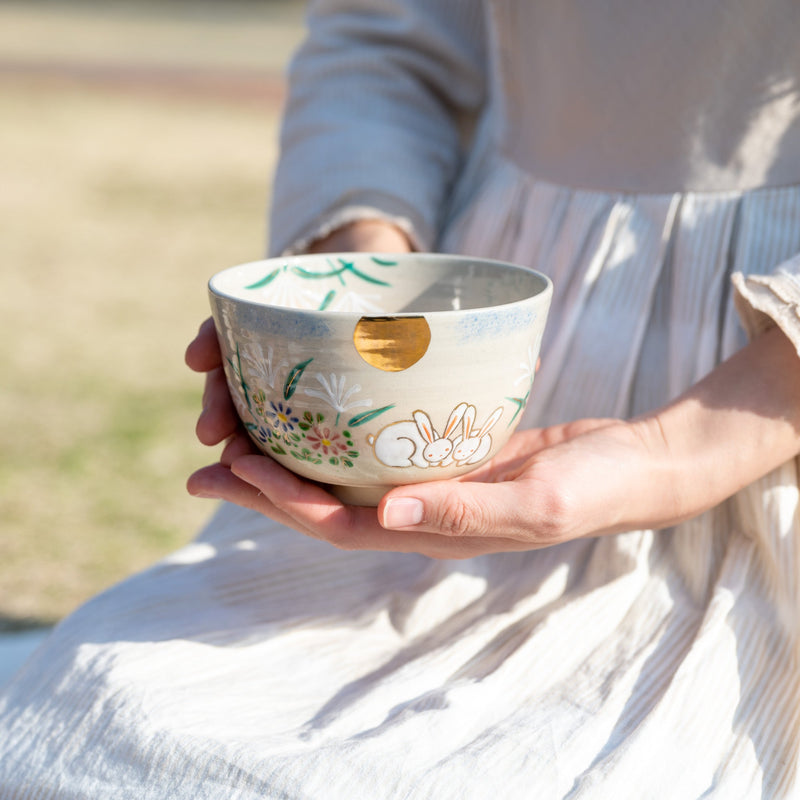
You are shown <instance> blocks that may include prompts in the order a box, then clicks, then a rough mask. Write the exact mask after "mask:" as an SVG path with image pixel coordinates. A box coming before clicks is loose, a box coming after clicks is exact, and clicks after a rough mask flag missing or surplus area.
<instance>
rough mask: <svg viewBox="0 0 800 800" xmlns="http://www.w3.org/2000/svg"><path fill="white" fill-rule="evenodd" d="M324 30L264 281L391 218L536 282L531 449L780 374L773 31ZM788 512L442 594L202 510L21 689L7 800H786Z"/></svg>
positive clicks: (444, 586) (768, 507)
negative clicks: (199, 521)
mask: <svg viewBox="0 0 800 800" xmlns="http://www.w3.org/2000/svg"><path fill="white" fill-rule="evenodd" d="M311 9H312V13H313V14H314V18H313V20H312V25H311V32H312V33H311V37H310V40H309V42H308V44H307V45H306V46H305V48H304V49H303V50H302V52H301V53H300V55H299V57H298V59H297V60H296V62H295V63H294V66H293V93H292V99H291V102H290V105H289V108H288V116H287V122H286V125H285V129H284V138H283V143H284V156H283V159H282V161H281V165H280V168H279V171H278V175H277V179H276V188H275V198H274V209H275V210H274V214H273V220H272V226H271V227H272V235H273V242H274V251H275V252H280V251H283V250H287V249H292V248H300V247H302V245H303V243H304V242H306V241H308V239H309V238H310V237H312V236H314V235H318V234H319V233H321V232H324V231H325V230H328V229H330V228H331V227H333V226H335V225H338V224H341V223H342V222H343V221H346V220H348V219H353V218H357V217H362V216H365V215H367V216H369V215H376V216H385V217H389V218H391V219H394V220H396V221H397V222H398V224H400V225H402V226H404V227H405V229H406V230H408V231H409V233H410V235H411V236H412V237H413V238H414V240H415V242H416V243H417V246H418V247H419V248H421V249H433V248H438V249H442V250H447V251H455V252H464V253H470V254H475V255H487V256H492V257H496V258H504V259H509V260H512V261H515V262H520V263H523V264H528V265H531V266H534V267H536V268H537V269H539V270H542V271H544V272H546V273H548V274H549V275H551V276H552V279H553V281H554V285H555V289H556V291H555V297H554V301H553V308H552V311H551V315H550V318H549V322H548V334H547V337H546V339H545V343H544V347H543V365H542V369H541V371H540V373H539V375H538V376H537V378H536V383H535V386H534V389H533V393H532V398H531V402H530V405H529V408H528V409H527V411H526V424H529V425H534V424H537V425H540V424H548V423H553V422H557V421H562V420H565V419H571V418H577V417H581V416H589V415H591V416H602V415H620V416H626V415H629V414H633V413H637V412H640V411H643V410H645V409H649V408H653V407H655V406H658V405H662V404H663V403H664V402H666V401H667V400H668V399H670V398H672V397H674V396H675V395H676V394H678V393H679V392H680V391H682V390H683V389H685V388H686V387H687V386H689V385H690V384H691V383H693V382H694V381H695V380H697V379H698V378H699V377H700V376H702V375H703V374H705V373H706V372H708V371H709V370H710V369H711V368H712V367H713V366H714V365H715V364H716V363H717V362H718V361H719V360H720V359H722V358H724V357H726V356H727V355H729V354H730V353H732V352H734V351H735V350H736V349H737V348H739V347H741V346H742V345H743V344H744V343H745V341H746V337H747V335H751V336H752V335H754V334H757V333H758V332H760V331H761V330H763V329H764V328H766V327H768V326H770V325H773V324H778V325H780V326H781V327H782V328H783V330H784V331H785V332H786V334H787V335H788V336H789V337H790V338H791V339H792V341H793V342H794V343H795V344H796V345H798V346H800V316H799V315H798V307H799V304H800V262H798V260H797V259H795V258H794V257H795V256H796V254H797V253H800V47H797V40H798V34H800V6H799V5H798V3H796V2H794V0H736V1H735V2H731V1H730V0H725V1H724V2H723V0H707V1H706V2H703V3H697V2H690V0H680V2H673V3H661V4H657V3H649V2H646V0H601V1H600V2H595V3H587V2H581V1H580V0H559V2H558V3H546V2H533V0H517V1H516V2H515V1H514V0H487V2H485V3H480V2H467V0H448V2H443V1H441V0H439V1H438V2H436V1H435V0H414V1H413V2H412V1H411V0H404V1H402V2H401V0H361V2H349V3H348V2H343V0H327V1H325V2H316V3H312V4H311ZM348 9H351V10H349V11H348ZM352 9H356V10H352ZM409 43H411V46H410V47H409V46H408V45H409ZM481 110H482V113H479V111H481ZM454 119H457V120H458V121H457V122H454ZM471 123H474V128H473V130H472V138H469V136H470V134H469V132H465V130H467V129H469V126H470V124H471ZM318 135H320V136H322V137H323V140H324V142H325V143H326V144H325V146H324V147H321V146H319V144H318V141H317V137H318ZM464 141H469V143H470V146H469V148H468V149H467V151H466V153H465V154H464V156H463V158H462V154H461V153H460V152H459V147H458V145H459V142H464ZM793 259H794V260H793ZM198 279H202V276H198ZM798 496H799V493H798V463H797V462H796V461H792V462H789V463H787V464H785V465H784V466H782V467H780V468H779V469H777V470H775V471H774V472H773V473H771V474H770V475H768V476H766V477H765V478H763V479H761V480H759V481H757V482H756V483H755V484H753V485H751V486H749V487H747V488H746V489H744V490H743V491H741V492H740V493H739V494H737V495H736V496H735V497H733V498H732V499H730V500H729V501H727V502H725V503H723V504H722V505H721V506H720V507H718V508H716V509H714V510H713V511H711V512H709V513H706V514H704V515H702V516H701V517H698V518H696V519H693V520H690V521H689V522H686V523H684V524H682V525H680V526H678V527H676V528H673V529H669V530H662V531H649V530H646V531H632V532H629V533H624V534H620V535H616V536H609V537H605V538H600V539H591V540H580V541H574V542H569V543H567V544H563V545H560V546H557V547H552V548H550V549H547V550H542V551H537V552H529V553H522V554H517V553H514V554H502V555H493V556H485V557H480V558H475V559H472V560H468V561H453V562H448V561H435V560H430V559H427V558H425V557H423V556H417V555H398V554H386V553H373V552H360V553H359V552H356V553H347V552H340V551H337V550H335V549H334V548H332V547H330V546H328V545H326V544H323V543H321V542H318V541H316V540H312V539H309V538H306V537H304V536H302V535H300V534H298V533H295V532H293V531H290V530H287V529H284V528H282V527H280V526H278V525H276V524H273V523H271V522H270V521H268V520H265V519H263V518H260V517H259V516H258V515H256V514H254V513H252V512H249V511H246V510H242V509H239V508H236V507H233V506H223V507H222V508H220V510H219V511H218V513H217V514H216V516H215V517H214V518H213V519H212V520H211V522H210V523H209V525H208V526H207V528H206V529H205V530H204V531H203V532H202V533H201V534H200V536H199V537H198V538H197V540H196V541H195V542H193V543H192V544H190V545H189V546H187V547H185V548H184V549H182V550H180V551H179V552H177V553H175V554H174V555H172V556H170V557H168V558H166V559H164V560H163V561H162V562H160V563H158V564H156V565H154V566H153V567H152V568H151V569H149V570H147V571H146V572H144V573H142V574H140V575H137V576H135V577H133V578H131V579H129V580H127V581H125V582H124V583H122V584H121V585H119V586H116V587H114V588H112V589H111V590H109V591H108V592H106V593H104V594H102V595H100V596H99V597H97V598H95V599H94V600H92V601H91V602H90V603H88V604H87V605H86V606H85V607H83V608H82V609H80V610H79V611H78V612H76V613H75V614H74V615H72V616H71V617H70V618H68V619H67V620H65V621H64V622H63V623H62V624H61V625H60V626H58V627H57V628H56V630H55V631H54V632H53V634H52V635H51V637H50V639H49V640H48V641H47V642H46V643H45V645H44V646H43V647H42V648H41V649H40V650H39V651H38V653H37V654H36V655H35V656H34V657H33V659H32V660H31V661H30V662H29V664H28V665H27V667H26V668H25V669H24V670H23V671H22V672H21V673H20V674H19V676H18V677H17V678H16V679H15V680H14V681H13V682H12V683H11V684H10V686H8V688H7V690H6V691H5V693H4V695H2V698H0V797H2V798H3V800H10V798H13V799H14V800H21V799H22V798H25V799H26V800H33V798H36V800H44V799H45V798H59V800H73V799H74V800H77V799H78V798H97V799H98V800H100V799H102V800H115V799H116V798H136V800H142V799H143V798H154V799H155V798H158V800H164V799H165V798H170V800H199V799H200V798H225V799H226V800H233V799H238V798H242V799H244V798H247V800H255V799H256V798H292V799H294V798H298V799H299V798H304V799H305V798H320V799H321V800H330V799H334V800H338V799H339V798H347V800H354V799H355V798H366V799H368V800H382V799H384V798H387V799H388V798H391V799H392V800H394V798H413V800H418V799H421V798H430V799H431V800H450V799H452V800H465V798H466V799H467V800H471V799H472V798H475V800H484V798H492V797H500V798H503V800H506V799H509V798H510V799H511V800H516V798H548V800H549V798H614V800H618V798H659V799H660V798H675V800H686V799H687V798H700V797H704V798H706V797H714V798H724V799H725V800H728V799H729V798H736V799H737V800H738V798H778V799H780V800H783V798H792V797H798V796H800V779H799V778H798V755H799V754H800V753H799V751H800V516H799V515H798V508H799V506H798ZM398 535H402V534H398Z"/></svg>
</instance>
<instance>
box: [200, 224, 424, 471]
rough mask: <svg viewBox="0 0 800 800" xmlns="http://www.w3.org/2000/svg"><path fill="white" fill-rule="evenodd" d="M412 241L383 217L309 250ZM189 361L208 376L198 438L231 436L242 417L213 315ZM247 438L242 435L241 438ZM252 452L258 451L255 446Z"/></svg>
mask: <svg viewBox="0 0 800 800" xmlns="http://www.w3.org/2000/svg"><path fill="white" fill-rule="evenodd" d="M411 249H412V248H411V243H410V241H409V239H408V237H407V236H406V234H405V233H403V231H401V230H400V228H398V227H396V226H395V225H392V224H391V223H389V222H386V221H384V220H380V219H365V220H358V221H356V222H352V223H350V224H348V225H344V226H342V227H341V228H337V229H336V230H335V231H333V232H332V233H330V234H329V235H328V236H326V237H324V238H322V239H318V240H317V241H315V242H313V243H312V244H311V246H310V247H309V250H308V251H309V253H337V252H338V253H346V252H351V253H352V252H370V253H407V252H409V251H410V250H411ZM186 363H187V364H188V366H189V367H190V368H191V369H193V370H194V371H195V372H201V373H204V374H205V376H206V380H205V390H204V392H203V410H202V412H201V414H200V417H199V419H198V420H197V426H196V432H197V438H198V439H199V440H200V441H201V442H202V443H203V444H205V445H209V446H213V445H217V444H220V443H221V442H224V441H226V440H227V439H230V438H231V437H232V436H233V435H234V434H235V433H236V432H237V430H238V428H239V418H238V416H237V414H236V410H235V409H234V406H233V402H232V401H231V397H230V393H229V392H228V385H227V383H226V381H225V372H224V370H223V367H222V354H221V352H220V349H219V342H218V341H217V332H216V329H215V328H214V321H213V320H212V319H211V318H209V319H207V320H205V322H203V324H202V325H201V326H200V330H199V331H198V332H197V336H196V337H195V339H194V340H193V341H192V342H191V343H190V344H189V346H188V348H187V349H186ZM243 441H245V440H244V439H243V438H241V437H240V439H239V442H243ZM240 450H241V444H240V445H239V447H238V448H237V452H236V453H235V454H231V453H229V452H226V453H224V454H223V456H222V460H223V463H226V462H227V463H229V460H230V458H231V457H232V455H243V453H242V452H238V451H240ZM252 452H256V451H255V449H253V451H252Z"/></svg>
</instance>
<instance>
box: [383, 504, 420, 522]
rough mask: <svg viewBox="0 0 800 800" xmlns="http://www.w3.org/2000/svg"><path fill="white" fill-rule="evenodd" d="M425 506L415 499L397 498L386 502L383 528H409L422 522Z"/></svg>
mask: <svg viewBox="0 0 800 800" xmlns="http://www.w3.org/2000/svg"><path fill="white" fill-rule="evenodd" d="M424 511H425V506H424V505H423V504H422V501H421V500H417V498H416V497H397V498H394V499H389V500H387V501H386V505H385V506H384V509H383V527H384V528H411V527H413V526H414V525H419V523H420V522H422V517H423V514H424Z"/></svg>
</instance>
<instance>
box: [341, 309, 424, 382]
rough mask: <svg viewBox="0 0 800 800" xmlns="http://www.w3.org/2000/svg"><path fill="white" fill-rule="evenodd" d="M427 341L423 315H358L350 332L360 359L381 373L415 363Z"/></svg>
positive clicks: (401, 368)
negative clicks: (357, 319) (354, 326)
mask: <svg viewBox="0 0 800 800" xmlns="http://www.w3.org/2000/svg"><path fill="white" fill-rule="evenodd" d="M430 343H431V329H430V327H428V321H427V320H426V319H425V317H361V319H360V320H359V321H358V323H357V324H356V329H355V331H354V333H353V344H354V345H355V347H356V350H357V351H358V354H359V355H360V356H361V358H363V359H364V361H366V362H367V364H369V365H370V366H372V367H375V368H376V369H382V370H383V371H384V372H402V370H404V369H408V368H409V367H410V366H412V365H413V364H416V363H417V361H419V360H420V359H421V358H422V356H424V355H425V353H426V352H427V350H428V345H429V344H430Z"/></svg>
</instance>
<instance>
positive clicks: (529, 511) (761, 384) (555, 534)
mask: <svg viewBox="0 0 800 800" xmlns="http://www.w3.org/2000/svg"><path fill="white" fill-rule="evenodd" d="M534 390H535V389H534ZM798 398H800V359H798V356H797V353H796V352H795V350H794V348H793V347H792V346H791V344H790V343H789V342H788V340H787V339H786V338H785V337H784V336H783V334H782V333H781V332H780V331H778V330H773V331H770V332H769V333H766V334H764V335H763V336H761V337H759V339H757V340H756V341H755V342H753V343H752V344H751V345H749V346H748V347H746V348H745V349H744V350H742V351H740V352H739V353H737V354H736V355H735V356H734V357H733V358H731V359H730V360H729V361H727V362H725V363H724V364H723V365H721V366H720V367H719V368H717V369H716V370H715V371H714V372H712V373H711V374H710V375H709V376H708V377H707V378H705V379H704V380H703V381H701V382H700V383H699V384H697V385H696V386H695V387H693V388H692V389H691V390H690V391H689V392H687V393H686V394H684V395H683V396H682V397H680V398H678V399H677V400H676V401H675V402H674V403H671V404H670V405H668V406H666V407H665V408H663V409H660V410H659V411H657V412H655V413H653V414H649V415H646V416H643V417H641V418H638V419H635V420H632V421H629V422H624V421H620V420H580V421H577V422H573V423H570V424H567V425H562V426H556V427H551V428H544V429H535V430H529V431H523V432H519V433H517V434H516V435H515V436H514V437H512V440H511V441H510V442H509V444H508V445H507V446H506V447H505V448H504V449H503V451H502V452H501V453H499V454H498V455H497V456H496V457H495V458H493V459H492V460H491V461H489V462H487V464H486V465H484V466H482V467H481V468H479V469H478V470H476V471H475V472H473V473H470V474H469V475H467V476H465V477H464V478H462V479H460V480H454V481H435V482H431V483H424V484H416V485H412V486H403V487H399V488H396V489H394V490H392V491H391V492H389V493H388V494H387V495H386V496H385V497H384V498H383V499H382V501H381V503H380V505H379V506H378V508H377V509H370V508H358V507H350V506H344V505H342V504H341V503H340V502H339V501H338V500H336V499H335V498H334V497H332V496H331V495H330V494H328V493H327V492H326V491H324V490H323V489H322V488H320V487H319V486H317V485H315V484H312V483H309V482H307V481H304V480H302V479H300V478H298V477H297V476H295V475H294V474H292V473H290V472H288V471H287V470H285V469H283V468H282V467H281V466H280V465H278V464H277V463H276V462H274V461H273V460H272V459H269V458H267V457H264V456H260V455H255V454H254V450H253V448H252V446H251V445H250V443H249V440H247V438H246V436H245V435H244V434H243V433H240V434H237V435H235V436H234V437H233V438H231V439H230V441H229V442H228V445H227V447H226V448H225V451H224V453H223V457H222V459H221V462H220V464H217V465H214V466H212V467H207V468H205V469H203V470H200V471H198V472H197V473H195V474H194V475H193V476H192V477H191V478H190V481H189V491H190V492H192V493H193V494H196V495H200V496H207V497H217V498H222V499H225V500H229V501H231V502H234V503H237V504H239V505H242V506H246V507H249V508H253V509H255V510H257V511H259V512H261V513H263V514H265V515H267V516H269V517H272V518H274V519H277V520H279V521H281V522H283V523H285V524H287V525H290V526H292V527H294V528H296V529H297V530H299V531H301V532H303V533H305V534H307V535H310V536H314V537H316V538H319V539H324V540H326V541H328V542H330V543H332V544H334V545H336V546H338V547H342V548H346V549H372V550H395V551H401V552H419V553H424V554H427V555H430V556H433V557H437V558H463V557H469V556H474V555H478V554H481V553H487V552H500V551H508V550H525V549H532V548H538V547H545V546H548V545H552V544H556V543H558V542H563V541H567V540H570V539H574V538H579V537H583V536H595V535H601V534H606V533H613V532H618V531H624V530H632V529H637V528H662V527H666V526H668V525H671V524H675V523H677V522H680V521H682V520H684V519H687V518H689V517H692V516H695V515H696V514H699V513H701V512H703V511H705V510H707V509H708V508H711V507H712V506H714V505H716V504H717V503H719V502H721V501H722V500H724V499H725V498H727V497H729V496H730V495H731V494H733V493H734V492H736V491H737V490H738V489H740V488H742V487H743V486H745V485H747V484H748V483H750V482H752V481H753V480H755V479H757V478H758V477H760V476H761V475H764V474H766V472H768V471H770V470H771V469H773V468H774V467H776V466H778V465H779V464H781V463H783V462H784V461H786V460H788V459H789V458H791V457H792V456H794V455H796V454H797V453H798V452H800V403H798Z"/></svg>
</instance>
